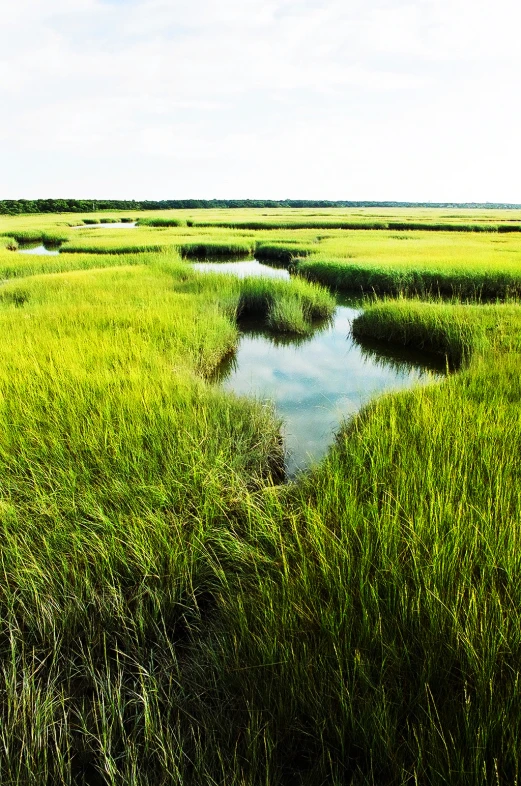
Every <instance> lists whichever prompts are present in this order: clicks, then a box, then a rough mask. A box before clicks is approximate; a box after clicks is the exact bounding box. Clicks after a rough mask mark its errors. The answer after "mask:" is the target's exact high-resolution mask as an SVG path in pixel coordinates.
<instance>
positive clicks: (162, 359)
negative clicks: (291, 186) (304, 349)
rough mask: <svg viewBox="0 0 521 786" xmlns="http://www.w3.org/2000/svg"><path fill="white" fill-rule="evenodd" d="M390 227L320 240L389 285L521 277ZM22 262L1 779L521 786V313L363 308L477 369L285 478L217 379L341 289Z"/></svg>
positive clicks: (171, 259) (6, 359)
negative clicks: (444, 272) (255, 332)
mask: <svg viewBox="0 0 521 786" xmlns="http://www.w3.org/2000/svg"><path fill="white" fill-rule="evenodd" d="M49 220H50V219H49ZM385 220H386V221H387V220H388V218H386V219H385ZM24 221H26V223H25V224H23V225H22V222H21V221H19V222H18V224H16V222H15V221H13V222H8V221H7V220H6V222H5V224H4V223H3V224H2V231H4V230H5V232H6V233H8V234H9V235H10V236H11V237H13V236H14V235H13V231H14V230H16V226H18V229H20V231H22V229H23V231H29V230H31V231H32V230H33V229H38V227H37V226H36V224H35V223H34V222H33V219H32V218H31V219H30V220H29V219H24ZM51 229H52V227H50V226H48V225H45V231H48V230H49V231H50V230H51ZM40 231H43V230H41V228H40ZM96 231H98V230H96ZM99 231H100V232H101V231H102V230H99ZM119 231H121V232H124V230H119ZM133 231H135V232H138V231H139V232H141V230H133ZM146 231H147V230H146V228H143V232H144V233H145V232H146ZM185 231H187V230H183V232H185ZM150 232H153V230H152V229H151V230H150ZM169 232H170V230H169V229H165V231H164V235H165V236H167V233H169ZM175 232H176V229H175V227H174V228H173V229H172V235H175ZM303 232H304V230H303ZM114 234H115V233H114ZM281 234H282V233H281ZM360 234H362V233H360ZM378 235H379V237H378V239H375V237H374V236H373V235H371V233H369V232H366V233H365V236H364V239H363V240H362V239H360V237H359V236H357V235H356V233H354V235H353V237H352V239H351V240H350V241H349V243H348V244H346V243H345V241H344V240H339V239H338V237H336V236H335V237H333V238H327V239H325V240H324V241H323V243H324V246H326V245H327V244H329V246H328V248H327V249H326V250H327V253H328V254H329V253H330V252H331V255H332V256H331V258H332V259H335V260H337V261H338V260H342V264H343V266H344V267H348V266H349V265H351V260H349V259H348V258H347V257H346V255H347V254H352V255H354V256H355V258H356V259H357V264H358V256H357V255H363V254H365V257H364V259H365V262H364V264H366V266H367V267H369V266H370V264H371V260H372V264H373V265H374V266H376V267H378V268H382V267H385V265H384V264H383V263H382V259H387V270H388V271H389V275H391V274H392V272H393V268H395V269H396V271H397V272H396V275H402V273H403V270H404V268H407V267H409V268H410V267H411V266H412V268H413V269H416V271H417V272H418V275H420V274H421V275H423V272H422V271H424V270H425V269H429V265H430V269H440V268H443V266H445V269H449V268H450V269H454V259H456V260H459V263H458V264H459V268H460V272H461V271H471V273H469V275H470V276H474V275H475V274H476V275H477V273H480V274H481V273H482V271H483V269H484V268H487V266H488V267H489V268H490V273H491V275H492V274H496V272H498V271H499V272H498V275H499V274H502V273H505V274H508V275H513V274H515V272H516V266H517V265H518V262H517V246H516V241H517V238H516V236H515V235H513V236H512V237H504V238H501V239H499V238H493V237H489V236H488V235H487V234H483V235H481V234H479V233H476V234H475V235H473V236H472V239H469V237H467V236H465V235H459V234H457V233H454V237H453V239H452V240H451V242H450V244H449V243H448V241H447V239H446V238H444V237H442V236H441V235H437V234H436V233H431V236H430V239H429V240H426V239H425V238H424V237H423V235H422V234H421V233H418V234H417V236H416V237H417V240H415V241H414V242H411V243H403V242H401V240H397V239H393V238H391V237H388V236H386V235H385V233H382V232H379V233H378ZM148 237H149V235H146V238H147V242H148ZM162 237H163V233H162ZM211 237H212V234H210V235H209V236H208V239H211ZM278 237H279V236H278ZM310 237H311V236H306V235H305V234H303V235H302V236H300V235H298V236H296V237H295V238H294V239H297V240H298V239H299V238H301V242H302V246H304V247H307V244H309V245H310V244H311V243H312V242H313V241H312V240H311V239H310ZM199 239H200V235H197V242H198V241H199ZM214 239H215V238H214ZM236 239H237V236H236V235H234V234H233V233H231V234H230V235H229V237H228V240H229V241H230V242H235V240H236ZM494 239H495V240H496V243H499V245H497V246H496V245H492V241H493V240H494ZM185 240H187V239H186V238H185V237H184V235H183V241H182V242H185ZM259 240H260V238H259ZM103 242H105V244H106V245H110V243H111V242H114V243H116V242H121V241H117V240H114V241H112V240H111V241H110V242H109V241H108V240H105V241H104V240H103V238H101V240H100V244H102V243H103ZM168 242H169V243H170V242H171V241H170V239H169V240H168ZM187 242H188V241H187ZM218 242H223V243H224V242H226V241H225V239H224V238H223V236H222V234H221V235H219V239H218ZM245 242H249V238H248V239H247V240H245ZM254 242H257V240H256V239H255V238H254ZM265 242H267V241H265ZM174 243H175V241H173V240H172V244H174ZM321 243H322V241H320V243H319V244H317V245H319V247H320V245H321ZM299 244H300V242H299ZM275 245H276V244H275ZM290 245H292V244H290V243H288V246H290ZM293 245H294V246H296V245H297V243H294V244H293ZM338 248H341V251H342V253H341V254H340V253H339V252H338ZM364 249H365V251H364ZM342 255H343V256H342ZM400 259H401V260H402V261H401V263H400ZM433 259H434V262H433ZM24 260H27V261H24ZM323 260H326V261H327V259H326V257H324V258H323ZM439 260H442V262H443V260H444V265H443V264H442V263H441V262H440V261H439ZM469 260H471V261H472V260H474V261H473V264H470V263H469ZM314 261H320V260H313V258H311V259H309V260H301V261H299V262H298V265H299V268H300V267H301V266H304V265H307V264H308V262H309V263H312V262H314ZM10 264H12V265H13V267H12V268H5V266H6V265H10ZM339 264H340V262H339ZM0 265H2V266H4V269H8V270H11V271H16V275H17V280H16V281H10V282H8V283H6V284H3V285H2V287H1V288H0V328H1V331H2V336H3V337H4V339H3V341H2V342H0V478H1V481H0V529H1V532H2V538H1V539H0V567H1V570H2V576H3V581H2V584H1V588H0V655H1V661H0V663H1V669H0V718H1V723H0V771H1V780H2V782H3V783H6V784H9V786H11V785H13V786H14V784H17V786H18V785H19V786H26V784H34V786H40V784H66V786H76V784H89V785H92V786H93V785H94V784H109V785H110V786H123V785H125V786H126V785H127V784H133V785H134V784H135V786H148V784H151V783H154V784H165V785H166V784H179V786H200V784H238V786H266V784H270V786H297V784H298V786H322V784H325V783H327V784H333V786H346V784H351V785H352V786H395V785H396V786H406V784H411V783H412V784H422V785H423V784H429V786H442V785H443V786H444V785H445V784H447V783H450V784H455V785H456V786H484V785H488V784H490V786H492V784H494V786H497V785H498V784H515V783H516V782H518V781H519V768H520V751H521V744H520V743H521V740H520V735H519V728H520V727H521V724H520V720H521V694H520V687H519V686H520V667H519V663H520V662H521V633H520V631H521V619H520V609H521V584H520V582H519V575H521V574H520V567H521V566H520V559H521V557H520V554H521V550H520V548H519V541H520V535H521V532H520V522H521V492H520V489H521V469H520V465H519V461H518V455H519V453H520V452H521V418H520V407H519V402H520V400H521V381H520V375H519V358H520V356H521V306H520V305H519V303H518V302H515V301H513V302H508V303H504V304H503V303H495V304H489V305H481V304H479V305H478V304H476V303H474V304H466V303H458V302H450V303H447V302H438V301H436V302H427V303H426V302H421V301H419V300H414V301H408V300H405V299H403V298H402V299H398V300H396V301H385V302H383V303H382V302H375V303H373V304H371V305H369V304H367V306H366V308H365V313H364V314H363V315H362V316H360V317H359V318H358V319H357V320H356V322H355V324H354V332H355V334H356V335H360V336H362V335H364V336H367V335H369V336H372V337H376V338H378V339H379V340H388V341H390V342H393V343H401V344H406V345H409V346H416V347H423V348H428V349H429V350H431V351H436V352H441V353H442V354H444V355H447V356H449V357H450V358H451V362H452V364H453V365H458V364H462V365H463V367H462V369H461V370H460V371H458V373H454V374H450V375H448V377H447V379H446V380H445V381H444V382H443V383H433V384H432V385H430V386H422V387H418V388H415V389H413V390H410V391H407V392H402V393H400V394H393V395H386V396H383V397H381V398H379V399H377V400H376V401H374V402H373V403H372V404H370V405H369V406H368V407H366V409H365V410H364V411H363V412H361V413H360V414H359V415H358V416H357V417H355V418H353V419H351V420H350V421H348V422H347V423H346V424H345V425H344V427H343V428H342V429H341V431H340V433H339V434H338V437H337V440H336V443H335V445H334V447H333V448H332V450H331V452H330V454H329V455H328V457H327V458H326V460H325V461H324V462H322V463H321V464H320V465H319V466H317V467H316V468H314V469H313V470H312V471H311V472H310V473H309V474H308V475H307V476H303V477H301V478H300V479H299V481H298V482H297V483H295V484H291V485H288V486H283V485H280V480H281V473H280V466H281V460H282V445H281V440H280V433H279V424H278V422H277V419H276V417H275V416H274V413H273V411H272V409H271V407H269V406H267V405H264V404H261V403H260V402H255V401H251V400H243V399H239V398H236V397H234V396H232V395H229V394H224V393H223V392H222V391H221V390H220V389H219V388H218V387H215V386H213V385H210V384H209V383H208V382H206V380H207V379H209V378H211V376H212V374H213V372H214V371H215V369H216V368H217V367H218V365H219V363H220V361H221V359H222V357H223V356H225V355H226V354H227V353H229V352H231V351H232V350H233V348H234V347H235V346H236V343H237V340H238V328H237V320H239V321H240V316H241V315H246V314H248V313H250V314H256V315H260V316H261V317H262V319H264V320H265V322H267V323H268V324H269V325H271V326H272V328H273V329H275V330H277V331H278V330H281V329H288V327H289V329H291V330H293V329H294V328H295V325H296V326H297V327H298V326H299V325H300V329H302V330H305V331H308V330H310V329H312V323H313V321H314V320H315V319H317V318H320V317H325V316H327V315H328V314H329V313H331V308H332V299H331V297H330V296H329V295H327V293H325V292H324V291H323V290H322V289H321V288H320V287H318V286H316V285H312V284H310V283H309V282H306V281H304V280H301V279H297V280H294V281H292V282H289V283H288V282H276V281H272V282H268V281H253V280H244V281H239V280H237V279H232V278H229V277H227V276H217V275H214V276H212V275H208V276H203V275H199V274H196V273H194V271H193V270H192V269H191V268H190V266H189V265H188V264H187V263H186V262H183V261H182V260H181V259H180V258H179V256H178V255H177V254H175V253H173V252H170V253H157V254H142V255H136V256H125V255H121V254H112V255H107V254H98V255H95V254H84V255H81V254H74V255H73V254H71V255H70V256H69V255H66V254H62V255H60V256H59V257H47V258H43V257H42V258H40V259H39V260H36V259H31V258H29V257H26V258H24V259H22V258H21V257H19V256H17V255H16V254H14V253H12V252H9V251H2V252H0ZM54 265H63V266H64V267H63V268H60V269H62V270H63V271H64V272H61V273H59V272H52V271H53V270H56V268H54V267H53V266H54ZM93 265H95V266H97V268H100V267H102V266H104V267H105V269H83V270H82V269H80V270H74V269H73V266H76V267H79V268H81V267H86V268H87V267H92V266H93ZM108 265H114V267H107V266H108ZM67 266H70V268H69V269H67ZM435 266H436V267H435ZM456 267H457V266H456ZM480 271H481V272H480ZM36 272H40V273H42V275H34V274H35V273H36ZM13 275H14V273H13ZM462 275H463V273H462ZM0 277H1V278H7V277H8V276H7V275H3V274H1V273H0ZM22 277H23V280H22ZM304 335H305V334H304ZM339 363H345V360H344V358H339ZM346 373H349V372H348V370H347V367H346Z"/></svg>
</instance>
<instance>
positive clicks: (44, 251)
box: [18, 244, 60, 257]
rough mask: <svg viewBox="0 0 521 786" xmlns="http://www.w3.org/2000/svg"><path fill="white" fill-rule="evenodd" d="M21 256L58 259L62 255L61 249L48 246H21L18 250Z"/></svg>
mask: <svg viewBox="0 0 521 786" xmlns="http://www.w3.org/2000/svg"><path fill="white" fill-rule="evenodd" d="M18 252H19V253H20V254H39V255H46V256H50V257H57V256H58V254H59V253H60V251H59V249H58V248H56V246H54V247H53V248H50V247H49V248H47V246H43V245H41V244H40V245H37V246H20V248H19V249H18Z"/></svg>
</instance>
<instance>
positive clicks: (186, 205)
mask: <svg viewBox="0 0 521 786" xmlns="http://www.w3.org/2000/svg"><path fill="white" fill-rule="evenodd" d="M247 207H251V208H277V207H309V208H314V207H324V208H329V207H438V208H480V209H487V210H500V209H511V208H517V209H519V208H521V205H519V204H512V203H508V202H502V203H499V202H352V201H327V200H317V199H282V200H274V199H162V200H159V201H158V200H141V201H139V202H138V201H136V200H134V199H3V200H0V214H2V215H11V216H14V215H21V214H26V213H94V212H98V211H100V210H172V209H173V210H175V209H178V210H181V209H189V210H196V209H212V208H247Z"/></svg>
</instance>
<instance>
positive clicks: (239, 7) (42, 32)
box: [0, 0, 521, 200]
mask: <svg viewBox="0 0 521 786" xmlns="http://www.w3.org/2000/svg"><path fill="white" fill-rule="evenodd" d="M519 18H520V12H519V11H518V7H517V5H516V4H515V3H514V2H513V0H498V1H497V2H496V3H495V4H494V6H492V5H491V4H490V2H488V0H486V1H485V0H475V1H473V2H470V0H451V2H449V0H419V1H418V2H414V3H412V2H410V0H403V1H400V0H369V1H367V0H366V1H365V2H363V0H323V2H318V0H309V2H305V0H271V2H263V1H262V0H242V1H240V0H222V2H219V3H215V2H214V0H198V2H190V3H189V2H188V1H187V0H183V1H182V2H181V1H180V0H177V1H176V2H171V0H133V1H132V2H125V3H108V2H102V0H48V1H47V2H46V3H41V2H40V0H19V2H17V3H16V4H15V3H11V4H9V5H8V6H7V7H6V12H5V15H3V19H2V22H3V39H4V40H3V47H2V51H1V52H0V107H1V108H2V110H3V113H4V120H3V122H2V124H1V125H0V139H2V144H3V145H4V149H7V150H8V151H9V152H10V156H9V161H8V163H7V165H6V166H4V167H3V175H4V178H3V180H4V189H3V190H4V193H3V196H7V195H8V193H7V192H9V193H10V194H11V195H14V192H17V195H21V194H20V193H19V192H18V189H19V188H20V187H21V184H23V187H24V188H27V187H30V189H31V191H32V193H31V194H27V195H28V196H37V195H38V194H40V193H43V191H46V192H47V193H49V192H50V191H51V190H53V188H54V183H56V184H58V183H59V184H60V188H63V184H64V183H67V182H70V186H69V188H68V192H69V193H70V194H73V193H76V194H78V195H80V194H81V193H82V189H83V188H86V187H87V184H89V183H91V182H92V181H91V173H90V172H89V173H88V172H87V170H88V168H89V166H90V164H89V161H91V160H92V158H93V157H99V156H104V157H105V159H104V160H105V166H104V179H103V181H100V182H99V190H98V192H97V194H99V195H100V196H101V195H103V194H105V193H111V194H116V193H119V194H120V195H121V196H125V195H128V194H127V191H128V188H129V183H130V182H133V184H134V185H133V188H132V195H133V196H136V195H139V193H140V192H141V191H142V190H143V191H144V190H146V191H147V195H148V196H150V197H152V196H157V197H158V198H159V197H163V198H165V197H168V196H171V197H174V196H185V195H187V194H188V193H189V194H190V195H192V196H195V195H200V196H209V195H211V196H213V195H218V194H219V195H223V196H233V195H238V194H240V195H249V196H256V195H258V194H261V193H262V194H264V195H266V196H273V197H277V196H284V195H292V196H299V195H304V194H303V191H305V196H307V197H313V196H316V197H317V198H318V197H321V198H326V197H330V198H341V197H344V198H349V197H352V198H372V197H375V198H397V199H400V198H402V199H407V198H410V199H425V198H431V199H487V198H488V199H512V200H519V198H520V197H519V195H518V192H517V182H516V181H518V180H519V176H520V174H521V171H520V166H521V165H520V164H518V163H517V162H515V161H513V160H512V159H513V155H512V152H513V150H514V148H515V146H516V145H517V139H516V137H517V128H518V127H519V123H520V120H521V115H520V110H519V109H518V108H517V105H516V102H515V97H516V95H517V92H518V86H517V85H518V81H519V70H520V65H521V48H520V47H519V46H518V42H517V29H518V24H517V23H518V22H519ZM115 150H117V153H118V155H122V156H136V157H139V161H136V168H135V172H134V175H135V179H134V181H131V173H127V172H126V171H125V173H122V172H121V171H120V170H118V168H117V166H114V167H112V166H111V151H115ZM62 154H63V163H62V164H60V155H62ZM46 155H47V156H52V167H51V163H50V162H49V163H48V165H47V163H46V161H45V158H44V157H45V156H46ZM68 156H69V157H70V156H75V161H76V166H75V171H74V175H72V174H71V175H70V180H69V181H68V179H67V178H68V174H67V172H68V171H70V163H69V162H70V158H68ZM159 156H163V157H164V159H165V166H166V167H167V168H168V167H173V168H172V169H170V170H169V173H167V172H165V173H164V178H161V182H158V181H157V180H155V181H154V180H151V178H150V176H149V175H148V174H147V167H146V160H147V159H148V160H149V161H150V164H151V166H152V164H153V166H154V168H155V166H156V159H157V158H158V157H159ZM198 162H200V164H201V168H202V169H201V170H197V164H198ZM476 162H479V170H480V171H479V173H478V167H477V166H476ZM28 165H29V166H30V167H31V171H32V173H33V178H32V180H31V177H30V176H29V174H28V173H27V172H25V173H24V175H23V178H21V175H20V172H21V167H22V166H24V167H27V166H28ZM60 167H62V168H63V171H61V170H60ZM140 167H141V169H140ZM203 168H204V171H203ZM149 169H150V167H149ZM51 171H52V172H54V173H55V174H54V180H53V181H52V182H50V181H49V172H51ZM167 174H169V177H167ZM156 176H157V174H156ZM56 187H57V186H56ZM194 187H197V189H198V191H197V194H196V193H195V192H194V191H193V188H194ZM5 189H7V191H6V190H5ZM156 189H157V190H156ZM160 189H163V190H161V191H160ZM164 189H168V190H167V191H165V190H164ZM229 189H235V191H234V193H231V192H230V191H229ZM26 193H27V192H26ZM56 195H58V194H56ZM92 195H95V194H92Z"/></svg>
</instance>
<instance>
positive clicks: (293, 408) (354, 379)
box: [194, 260, 445, 478]
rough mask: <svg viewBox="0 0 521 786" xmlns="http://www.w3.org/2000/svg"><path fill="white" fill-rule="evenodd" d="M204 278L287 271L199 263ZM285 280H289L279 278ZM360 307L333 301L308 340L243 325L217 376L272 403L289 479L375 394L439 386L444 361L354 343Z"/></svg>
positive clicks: (243, 392) (234, 388)
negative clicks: (216, 274) (354, 325)
mask: <svg viewBox="0 0 521 786" xmlns="http://www.w3.org/2000/svg"><path fill="white" fill-rule="evenodd" d="M194 268H195V269H197V270H201V271H203V272H214V271H217V272H221V273H224V272H226V273H230V272H232V273H235V274H236V275H239V276H241V277H243V276H245V275H269V276H273V274H274V273H275V272H277V273H280V276H277V277H280V278H288V277H289V275H288V273H287V271H286V270H277V269H276V268H272V267H267V266H266V265H261V264H260V263H259V262H256V261H254V260H253V261H249V262H230V263H224V264H223V263H210V262H205V263H198V264H195V265H194ZM282 274H286V275H282ZM361 311H362V309H361V307H360V306H359V304H357V303H356V302H355V301H349V300H346V299H344V298H342V299H340V298H339V299H338V305H337V308H336V311H335V314H334V316H333V319H332V320H330V321H328V322H326V323H324V324H323V325H321V326H320V325H319V326H317V328H316V330H315V332H314V333H313V334H312V335H311V336H307V337H302V336H300V337H291V336H286V335H281V334H274V333H272V332H268V331H266V330H264V329H263V326H262V325H261V324H259V323H258V322H255V321H245V322H242V323H241V324H240V329H241V337H240V342H239V346H238V348H237V351H236V352H235V353H234V355H233V356H232V357H231V358H228V359H227V360H226V361H225V362H224V363H223V364H222V365H221V367H220V369H219V370H218V373H217V375H216V380H217V381H218V382H220V384H221V385H222V386H223V387H224V388H225V389H226V390H230V391H233V392H235V393H237V394H239V395H245V396H254V397H255V398H259V399H261V400H270V401H272V402H273V403H274V405H275V410H276V413H277V414H278V415H279V416H280V417H281V418H282V421H283V425H282V435H283V438H284V442H285V449H286V457H285V460H286V473H287V475H288V477H289V478H293V477H295V475H296V474H297V473H298V472H299V471H301V470H304V469H306V468H308V467H309V466H310V465H311V464H313V463H314V462H316V461H318V460H319V459H320V458H322V457H323V456H324V455H325V453H326V452H327V450H328V448H329V446H330V445H331V444H332V442H333V441H334V437H335V433H336V432H337V431H338V429H339V427H340V425H341V423H342V421H343V420H344V419H345V418H347V417H349V416H350V415H353V414H355V413H356V412H357V411H358V410H359V409H360V408H361V407H362V406H363V405H364V404H366V403H367V402H368V401H369V399H370V398H372V397H373V396H375V395H376V394H377V393H381V392H383V391H389V390H399V389H402V388H407V387H411V386H412V385H414V384H425V383H427V382H430V381H432V380H433V379H440V378H441V377H442V376H443V374H444V373H445V366H444V363H443V361H437V359H436V358H433V357H432V356H429V355H428V354H427V353H421V352H411V351H408V350H400V349H398V350H396V349H394V348H390V347H388V346H387V345H383V344H382V345H381V344H375V342H370V343H369V342H368V343H367V344H364V345H362V344H361V343H358V342H356V341H355V340H354V339H353V338H352V336H351V324H352V321H353V319H354V318H355V317H356V316H358V314H360V313H361Z"/></svg>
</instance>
